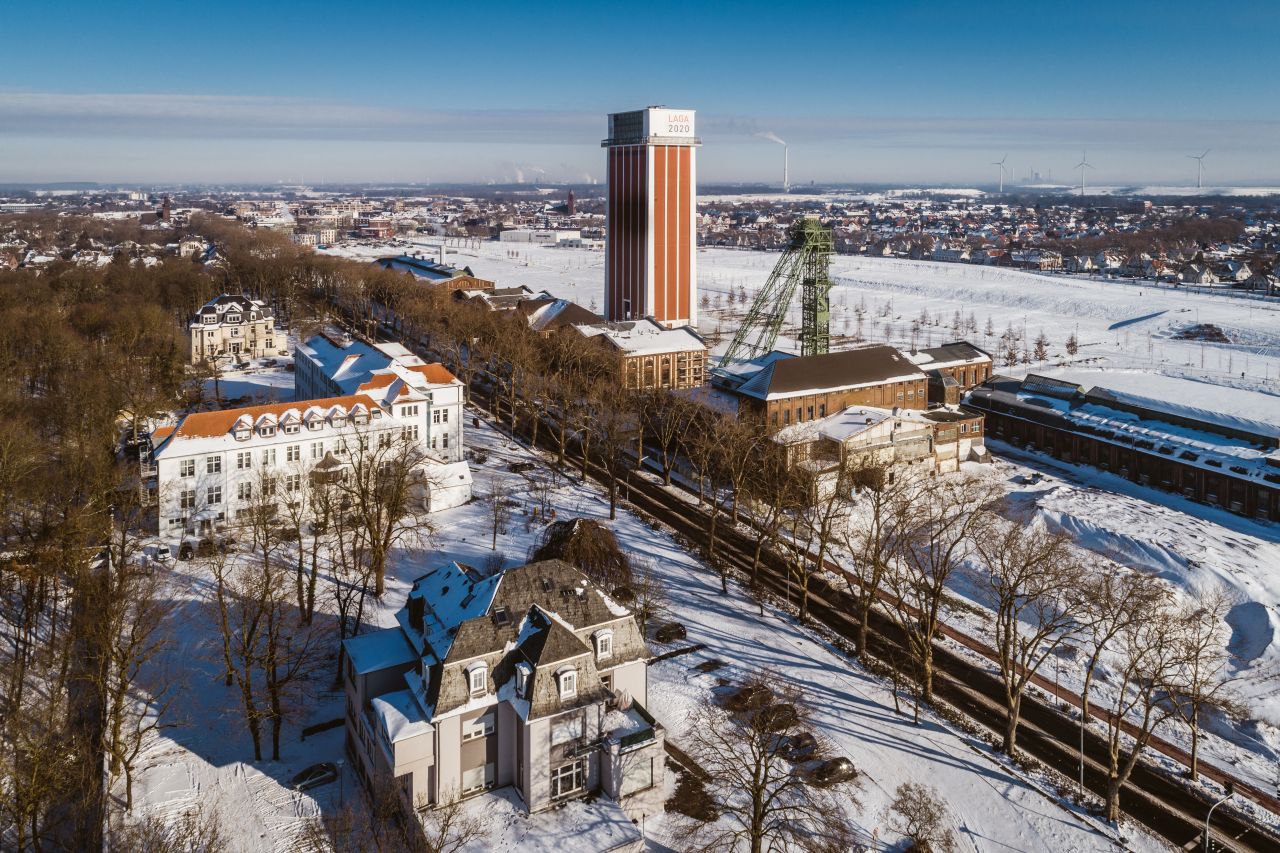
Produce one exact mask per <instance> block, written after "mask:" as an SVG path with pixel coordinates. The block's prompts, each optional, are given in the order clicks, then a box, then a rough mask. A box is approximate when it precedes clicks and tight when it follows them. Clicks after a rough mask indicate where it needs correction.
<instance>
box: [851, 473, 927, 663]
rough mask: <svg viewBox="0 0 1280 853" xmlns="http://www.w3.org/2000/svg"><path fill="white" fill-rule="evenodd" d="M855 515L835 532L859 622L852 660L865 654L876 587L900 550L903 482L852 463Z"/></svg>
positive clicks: (904, 501) (878, 588)
mask: <svg viewBox="0 0 1280 853" xmlns="http://www.w3.org/2000/svg"><path fill="white" fill-rule="evenodd" d="M849 480H850V484H851V485H852V486H853V489H854V497H853V503H854V511H853V512H852V513H851V514H850V516H849V519H848V522H847V523H846V524H845V526H844V527H843V529H841V530H839V531H838V535H839V541H840V542H841V543H842V544H843V545H844V548H845V550H846V551H848V553H849V555H850V556H851V557H852V558H853V559H852V561H851V563H850V564H849V565H848V566H845V575H844V576H845V578H846V583H847V585H848V592H849V597H850V598H852V599H853V603H854V608H855V610H856V611H857V618H858V639H857V649H856V651H857V655H858V656H859V657H862V656H864V655H865V654H866V652H867V632H868V623H869V622H870V619H871V611H872V609H873V608H874V607H875V604H876V602H877V601H878V600H879V596H880V591H881V584H882V583H883V581H884V576H885V572H886V571H887V570H888V567H889V563H890V561H891V560H892V559H893V555H894V554H895V553H897V551H898V549H899V548H900V547H901V546H900V543H899V541H898V540H899V537H901V536H902V534H903V527H904V524H905V522H906V520H907V519H908V518H909V515H910V506H909V503H908V501H907V497H908V495H909V493H910V492H909V489H908V487H907V483H908V482H909V480H908V478H906V477H903V476H901V475H900V474H899V475H896V476H890V474H889V472H888V471H886V470H885V468H884V466H882V465H878V464H876V463H875V461H874V460H870V459H861V458H859V459H856V460H853V461H852V462H851V464H850V472H849Z"/></svg>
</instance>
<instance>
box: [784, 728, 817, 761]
mask: <svg viewBox="0 0 1280 853" xmlns="http://www.w3.org/2000/svg"><path fill="white" fill-rule="evenodd" d="M817 753H818V739H817V738H815V737H814V736H813V735H812V734H810V733H809V732H800V734H797V735H792V736H791V737H788V738H784V739H783V741H782V746H780V747H778V754H779V755H781V756H782V757H783V758H785V759H787V760H788V761H808V760H809V759H811V758H813V757H814V756H815V755H817Z"/></svg>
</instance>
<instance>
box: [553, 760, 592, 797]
mask: <svg viewBox="0 0 1280 853" xmlns="http://www.w3.org/2000/svg"><path fill="white" fill-rule="evenodd" d="M585 787H587V763H586V762H585V761H584V760H582V759H578V760H577V761H573V762H570V763H569V764H564V765H561V766H560V767H557V768H556V769H555V770H552V771H551V797H552V799H556V798H559V797H567V796H568V795H569V794H572V793H573V792H575V791H581V790H582V789H583V788H585Z"/></svg>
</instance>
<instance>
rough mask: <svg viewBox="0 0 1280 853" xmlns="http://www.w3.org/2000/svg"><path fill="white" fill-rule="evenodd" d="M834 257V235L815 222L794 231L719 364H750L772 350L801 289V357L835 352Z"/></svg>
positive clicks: (801, 223)
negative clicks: (752, 360)
mask: <svg viewBox="0 0 1280 853" xmlns="http://www.w3.org/2000/svg"><path fill="white" fill-rule="evenodd" d="M834 251H835V241H834V239H833V238H832V235H831V232H830V231H829V230H828V229H826V228H823V227H822V224H821V223H820V222H818V220H817V218H816V217H809V216H806V217H805V218H803V219H801V220H800V221H799V222H797V223H796V224H795V225H793V226H792V228H791V243H790V245H788V246H787V248H786V250H785V251H784V252H783V253H782V257H781V258H779V259H778V263H777V265H776V266H775V267H774V268H773V272H771V273H769V279H768V280H767V281H766V282H765V283H764V287H762V288H761V289H760V291H759V292H758V293H757V294H756V298H755V300H753V301H752V303H751V308H750V309H749V310H748V311H747V316H746V317H745V318H744V319H743V321H742V326H741V327H739V329H738V332H737V334H735V335H734V336H733V343H731V344H729V349H728V350H727V351H726V352H725V354H724V358H722V359H721V360H720V364H721V365H722V366H728V365H730V364H733V363H734V362H736V361H750V360H751V359H753V358H757V357H758V356H761V355H764V354H765V353H767V352H769V351H771V350H772V349H773V347H774V345H775V344H776V343H777V341H778V332H779V331H781V329H782V324H783V322H784V321H785V320H786V318H787V309H788V308H790V307H791V300H792V299H794V298H795V293H796V289H797V288H799V290H800V298H801V323H800V354H801V355H819V354H821V353H825V352H830V351H831V300H830V293H831V278H830V275H829V269H830V266H831V254H832V252H834Z"/></svg>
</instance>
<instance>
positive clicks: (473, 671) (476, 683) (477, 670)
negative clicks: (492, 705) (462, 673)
mask: <svg viewBox="0 0 1280 853" xmlns="http://www.w3.org/2000/svg"><path fill="white" fill-rule="evenodd" d="M467 687H468V688H469V691H470V693H471V696H472V697H477V696H484V695H485V694H486V693H488V692H489V667H488V666H486V665H485V664H484V662H483V661H481V662H479V663H473V664H471V666H469V667H467Z"/></svg>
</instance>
